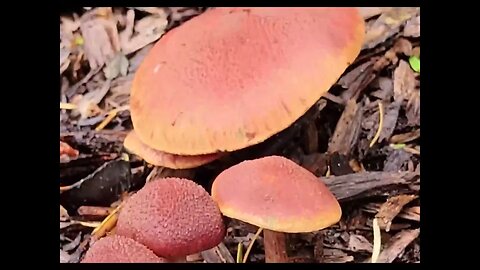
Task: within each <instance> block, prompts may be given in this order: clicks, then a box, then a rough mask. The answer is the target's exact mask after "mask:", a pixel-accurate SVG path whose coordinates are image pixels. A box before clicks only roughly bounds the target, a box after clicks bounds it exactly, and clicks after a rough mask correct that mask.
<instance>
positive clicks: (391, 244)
mask: <svg viewBox="0 0 480 270" xmlns="http://www.w3.org/2000/svg"><path fill="white" fill-rule="evenodd" d="M419 235H420V229H414V230H404V231H401V232H399V233H397V234H396V235H395V236H393V237H392V238H391V239H390V240H389V241H388V243H387V244H386V245H385V248H384V249H383V250H382V252H380V255H379V256H378V260H377V263H391V262H393V261H394V260H395V259H396V258H397V257H398V256H399V255H400V254H401V253H402V252H403V251H404V250H405V248H406V247H407V246H408V245H410V243H411V242H413V240H415V239H416V238H417V237H418V236H419Z"/></svg>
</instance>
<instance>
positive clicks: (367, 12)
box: [358, 7, 392, 20]
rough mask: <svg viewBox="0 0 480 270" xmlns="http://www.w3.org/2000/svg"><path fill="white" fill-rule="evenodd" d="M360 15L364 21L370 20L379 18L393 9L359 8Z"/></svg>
mask: <svg viewBox="0 0 480 270" xmlns="http://www.w3.org/2000/svg"><path fill="white" fill-rule="evenodd" d="M358 9H359V10H360V14H361V15H362V17H363V19H365V20H368V19H370V18H371V17H374V16H378V15H380V14H382V13H383V12H386V11H389V10H390V9H392V8H387V7H359V8H358Z"/></svg>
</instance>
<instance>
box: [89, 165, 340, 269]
mask: <svg viewBox="0 0 480 270" xmlns="http://www.w3.org/2000/svg"><path fill="white" fill-rule="evenodd" d="M341 215H342V211H341V208H340V205H339V203H338V202H337V200H336V199H335V196H334V195H333V194H332V193H331V192H330V191H329V190H328V188H327V187H326V186H325V184H324V183H323V182H322V181H320V180H319V179H318V178H317V177H316V176H315V175H313V174H312V173H311V172H309V171H308V170H306V169H304V168H303V167H301V166H299V165H297V164H296V163H294V162H293V161H291V160H289V159H287V158H284V157H280V156H268V157H263V158H259V159H255V160H247V161H244V162H241V163H239V164H237V165H234V166H232V167H230V168H228V169H226V170H225V171H223V172H222V173H221V174H220V175H218V176H217V177H216V179H215V181H214V182H213V186H212V195H211V197H210V196H209V194H208V193H207V192H206V191H205V190H204V189H203V188H202V187H201V186H199V185H197V184H196V183H194V182H193V181H190V180H188V179H179V178H164V179H157V180H153V181H152V182H149V183H147V184H146V185H145V186H144V187H143V188H142V189H141V190H140V191H138V192H137V193H135V194H134V195H133V196H132V197H130V198H129V199H128V200H127V201H126V204H125V206H124V207H123V208H122V210H121V212H120V215H119V218H118V224H117V229H116V235H111V236H107V237H104V238H102V239H101V240H99V241H98V242H96V243H95V244H94V245H93V246H92V248H90V249H89V250H88V252H87V254H86V256H85V259H84V262H179V261H185V256H187V255H189V254H193V253H196V252H200V251H203V250H206V249H209V248H212V247H214V246H216V245H218V244H219V243H220V242H221V241H222V240H223V238H224V237H225V233H226V230H225V225H224V223H223V216H226V217H229V218H234V219H238V220H241V221H243V222H247V223H250V224H252V225H256V226H258V227H261V228H263V229H264V233H263V236H264V246H265V260H266V262H288V260H289V259H288V255H287V253H286V245H285V237H284V233H303V232H313V231H318V230H322V229H324V228H326V227H329V226H331V225H332V224H335V223H337V222H338V221H339V220H340V217H341Z"/></svg>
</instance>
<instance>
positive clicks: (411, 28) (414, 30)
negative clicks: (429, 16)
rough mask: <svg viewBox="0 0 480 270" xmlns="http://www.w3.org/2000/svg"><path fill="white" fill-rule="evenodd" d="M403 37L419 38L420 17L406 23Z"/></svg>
mask: <svg viewBox="0 0 480 270" xmlns="http://www.w3.org/2000/svg"><path fill="white" fill-rule="evenodd" d="M403 35H404V36H406V37H419V36H420V15H418V16H416V17H414V18H411V19H410V20H408V21H407V23H406V24H405V27H404V28H403Z"/></svg>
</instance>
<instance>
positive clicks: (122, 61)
mask: <svg viewBox="0 0 480 270" xmlns="http://www.w3.org/2000/svg"><path fill="white" fill-rule="evenodd" d="M128 66H129V62H128V59H127V57H125V55H123V54H122V53H117V54H116V55H115V56H114V57H113V58H112V59H111V60H110V61H109V62H108V64H107V65H106V66H105V68H103V72H104V73H105V78H107V79H110V80H113V79H115V78H117V77H118V76H119V75H122V76H126V75H127V71H128Z"/></svg>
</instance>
